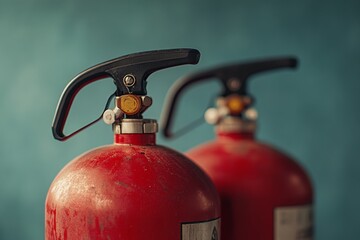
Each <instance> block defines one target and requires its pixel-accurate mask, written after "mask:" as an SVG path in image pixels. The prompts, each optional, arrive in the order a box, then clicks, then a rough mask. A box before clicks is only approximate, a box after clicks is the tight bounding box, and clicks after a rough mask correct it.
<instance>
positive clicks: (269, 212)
mask: <svg viewBox="0 0 360 240" xmlns="http://www.w3.org/2000/svg"><path fill="white" fill-rule="evenodd" d="M296 65H297V60H296V59H295V58H277V59H266V60H262V61H254V62H245V63H240V64H232V65H226V66H221V67H217V68H213V69H210V70H208V71H203V72H199V73H195V74H192V75H189V76H186V77H184V78H182V79H180V80H178V81H177V82H176V83H175V84H174V86H173V87H172V88H171V90H170V91H169V94H168V98H167V100H166V101H165V102H166V104H167V105H165V108H164V112H163V119H162V123H163V130H162V131H163V134H164V135H165V136H166V137H168V138H171V137H173V136H174V134H173V133H172V130H171V127H172V122H173V117H174V116H173V115H174V110H175V107H176V104H177V102H178V98H179V96H180V95H181V93H183V91H184V90H185V89H186V88H188V87H190V86H191V85H193V84H194V83H198V82H201V81H209V80H211V79H216V80H220V82H221V83H222V86H223V91H222V93H221V94H220V95H219V96H218V98H217V101H216V107H215V108H210V109H208V110H207V111H206V113H205V119H206V120H207V122H209V123H211V124H215V126H216V139H215V140H213V141H211V142H208V143H204V144H202V145H200V146H197V147H195V148H193V149H191V150H190V151H188V152H187V153H186V155H187V156H188V157H189V158H190V159H192V160H193V161H194V162H195V163H197V164H198V165H199V166H200V167H201V168H202V169H203V170H205V172H206V173H207V174H208V175H209V176H210V178H211V179H212V180H213V182H214V183H215V186H216V188H217V190H218V192H219V194H220V197H221V203H222V233H221V234H222V239H223V240H300V239H301V240H311V239H313V217H312V208H313V189H312V185H311V181H310V179H309V176H308V175H307V173H306V172H305V170H304V169H303V168H302V167H301V166H300V165H299V164H298V163H296V162H295V161H294V160H293V159H292V158H290V157H289V156H287V155H286V154H284V153H282V152H281V151H279V150H277V149H276V148H274V147H272V146H270V145H268V144H264V143H261V142H259V141H257V140H256V139H255V136H254V135H255V130H256V119H257V112H256V111H255V109H254V108H253V107H252V105H253V102H254V99H253V98H252V97H251V96H250V95H249V94H248V92H247V88H246V87H247V80H248V78H249V77H251V76H252V75H254V74H257V73H260V72H264V71H269V70H273V69H279V68H295V67H296Z"/></svg>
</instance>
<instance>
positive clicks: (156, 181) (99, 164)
mask: <svg viewBox="0 0 360 240" xmlns="http://www.w3.org/2000/svg"><path fill="white" fill-rule="evenodd" d="M219 217H220V202H219V198H218V195H217V192H216V190H215V187H214V186H213V184H212V183H211V181H210V179H209V178H208V177H207V176H206V174H204V173H203V171H202V170H200V169H199V168H198V167H197V166H196V165H195V164H194V163H192V162H191V161H190V160H188V159H187V158H186V157H184V156H183V155H181V154H179V153H177V152H175V151H173V150H170V149H168V148H165V147H162V146H157V145H156V144H155V134H122V135H115V144H114V145H108V146H103V147H99V148H96V149H93V150H91V151H89V152H86V153H84V154H82V155H80V156H79V157H77V158H75V159H74V160H73V161H71V162H70V163H69V164H67V165H66V166H65V167H64V168H63V169H62V170H61V172H60V173H59V174H58V175H57V177H56V178H55V179H54V181H53V183H52V184H51V186H50V189H49V191H48V195H47V198H46V209H45V236H46V237H45V239H47V240H53V239H54V240H55V239H56V240H66V239H68V240H73V239H74V240H75V239H76V240H77V239H96V240H100V239H120V240H121V239H124V240H144V239H157V240H170V239H171V240H180V239H181V240H183V239H184V240H186V239H190V237H191V236H190V235H189V234H191V233H189V231H190V230H191V229H195V230H196V229H199V227H200V228H201V227H203V228H204V226H205V229H208V230H209V231H211V233H209V234H210V235H211V234H213V233H214V234H216V233H218V234H220V229H218V228H219V226H217V224H220V220H219ZM210 228H211V230H210ZM199 239H203V238H199ZM215 239H217V238H215Z"/></svg>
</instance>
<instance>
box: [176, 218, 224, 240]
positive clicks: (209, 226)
mask: <svg viewBox="0 0 360 240" xmlns="http://www.w3.org/2000/svg"><path fill="white" fill-rule="evenodd" d="M181 236H182V237H181V239H182V240H220V218H218V219H215V220H211V221H206V222H194V223H183V224H181Z"/></svg>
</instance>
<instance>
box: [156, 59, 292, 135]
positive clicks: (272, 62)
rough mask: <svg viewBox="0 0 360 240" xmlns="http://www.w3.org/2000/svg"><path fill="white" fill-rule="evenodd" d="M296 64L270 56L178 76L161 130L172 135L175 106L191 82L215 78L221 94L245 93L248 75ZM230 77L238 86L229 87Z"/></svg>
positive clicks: (162, 120)
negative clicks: (221, 87)
mask: <svg viewBox="0 0 360 240" xmlns="http://www.w3.org/2000/svg"><path fill="white" fill-rule="evenodd" d="M296 66H297V59H296V58H294V57H281V58H271V59H265V60H260V61H253V62H243V63H237V64H230V65H224V66H220V67H217V68H212V69H209V70H206V71H202V72H198V73H195V74H191V75H188V76H185V77H183V78H180V79H179V80H178V81H176V82H175V84H174V85H173V86H172V87H171V88H170V90H169V92H168V96H167V98H166V100H165V105H164V109H163V113H162V119H161V126H162V127H161V132H162V134H163V135H164V136H165V137H167V138H171V137H173V136H174V134H173V132H172V131H171V128H172V124H173V120H174V114H175V108H176V106H177V103H178V101H179V97H180V95H181V94H182V93H183V92H184V90H185V89H186V88H188V87H189V86H190V85H192V84H195V83H198V82H202V81H206V80H210V79H217V80H220V81H221V83H222V85H223V92H222V94H221V96H228V95H231V94H239V95H246V94H247V92H246V83H247V80H248V78H249V77H250V76H252V75H254V74H256V73H261V72H264V71H269V70H275V69H279V68H295V67H296ZM231 79H236V80H237V81H239V82H240V86H239V88H236V89H231V88H230V87H229V85H228V81H229V80H231Z"/></svg>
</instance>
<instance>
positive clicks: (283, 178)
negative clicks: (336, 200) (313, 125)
mask: <svg viewBox="0 0 360 240" xmlns="http://www.w3.org/2000/svg"><path fill="white" fill-rule="evenodd" d="M217 135H218V136H217V139H216V140H214V141H212V142H209V143H205V144H203V145H200V146H198V147H196V148H194V149H192V150H190V151H189V152H188V153H187V154H186V155H187V156H188V157H190V158H191V159H192V160H193V161H194V162H195V163H197V164H198V165H199V166H200V167H201V168H202V169H203V170H205V172H206V173H207V174H208V175H209V176H210V178H211V179H212V180H213V182H214V183H215V185H216V188H217V190H218V192H219V194H220V197H221V204H222V218H221V219H222V224H221V226H222V230H221V231H222V233H221V234H222V240H295V239H296V240H298V239H302V240H310V239H313V238H312V236H313V229H312V202H313V190H312V185H311V181H310V179H309V177H308V175H307V174H306V172H305V171H304V169H303V168H302V167H301V166H300V165H299V164H297V163H296V162H295V161H294V160H292V159H291V158H290V157H288V156H287V155H285V154H283V153H281V152H280V151H278V150H276V149H274V148H273V147H271V146H269V145H266V144H263V143H260V142H258V141H256V140H255V139H254V136H253V134H252V133H224V132H223V133H221V132H219V133H218V134H217Z"/></svg>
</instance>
